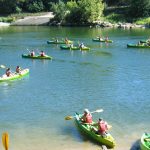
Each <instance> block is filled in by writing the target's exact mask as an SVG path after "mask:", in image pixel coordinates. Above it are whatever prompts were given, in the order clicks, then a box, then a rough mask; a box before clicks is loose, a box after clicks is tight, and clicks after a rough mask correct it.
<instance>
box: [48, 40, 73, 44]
mask: <svg viewBox="0 0 150 150" xmlns="http://www.w3.org/2000/svg"><path fill="white" fill-rule="evenodd" d="M72 43H73V41H70V40H68V44H72ZM47 44H66V42H65V41H57V42H56V41H47Z"/></svg>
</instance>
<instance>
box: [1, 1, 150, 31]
mask: <svg viewBox="0 0 150 150" xmlns="http://www.w3.org/2000/svg"><path fill="white" fill-rule="evenodd" d="M0 14H1V15H0V25H1V26H2V25H20V26H21V25H47V26H89V27H102V28H106V27H108V28H127V29H131V28H150V1H149V0H143V1H141V0H136V1H135V0H92V1H91V0H59V1H58V0H53V1H51V0H46V1H45V0H35V1H31V0H14V1H13V3H12V1H11V0H3V1H0ZM2 14H3V15H2ZM29 18H30V19H29ZM3 22H4V23H3Z"/></svg>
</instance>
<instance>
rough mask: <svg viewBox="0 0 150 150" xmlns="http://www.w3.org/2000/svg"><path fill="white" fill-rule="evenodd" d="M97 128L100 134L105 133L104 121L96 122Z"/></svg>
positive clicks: (105, 125)
mask: <svg viewBox="0 0 150 150" xmlns="http://www.w3.org/2000/svg"><path fill="white" fill-rule="evenodd" d="M98 127H99V130H98V131H99V133H100V134H104V133H105V132H106V130H107V129H108V128H107V124H106V123H105V121H100V122H98Z"/></svg>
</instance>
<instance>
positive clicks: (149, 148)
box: [140, 133, 150, 150]
mask: <svg viewBox="0 0 150 150" xmlns="http://www.w3.org/2000/svg"><path fill="white" fill-rule="evenodd" d="M140 148H141V150H150V133H144V134H143V135H142V137H141V141H140Z"/></svg>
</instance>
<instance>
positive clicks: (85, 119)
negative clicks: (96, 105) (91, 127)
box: [80, 109, 93, 124]
mask: <svg viewBox="0 0 150 150" xmlns="http://www.w3.org/2000/svg"><path fill="white" fill-rule="evenodd" d="M80 120H81V121H82V122H83V123H89V124H90V123H92V122H93V121H92V115H91V113H90V111H89V110H88V109H84V114H83V116H82V117H81V118H80Z"/></svg>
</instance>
